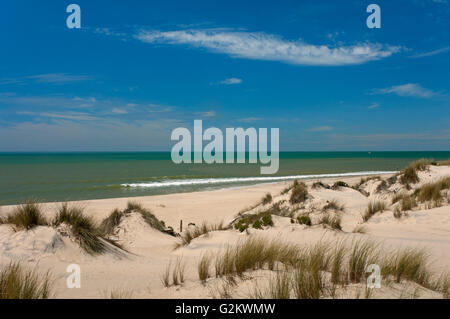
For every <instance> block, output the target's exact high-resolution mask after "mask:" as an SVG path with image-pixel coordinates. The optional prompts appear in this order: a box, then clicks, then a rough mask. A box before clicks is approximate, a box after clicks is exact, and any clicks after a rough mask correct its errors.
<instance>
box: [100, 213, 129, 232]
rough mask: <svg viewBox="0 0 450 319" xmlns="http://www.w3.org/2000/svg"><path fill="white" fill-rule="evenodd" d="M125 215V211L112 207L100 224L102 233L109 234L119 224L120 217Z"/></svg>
mask: <svg viewBox="0 0 450 319" xmlns="http://www.w3.org/2000/svg"><path fill="white" fill-rule="evenodd" d="M124 216H125V212H124V211H121V210H119V209H117V208H116V209H114V210H113V211H112V212H111V214H110V215H109V216H108V217H106V218H105V219H104V220H103V221H102V223H101V224H100V229H101V231H102V233H103V234H105V235H111V234H112V233H113V232H114V229H115V228H116V227H117V226H119V224H120V222H121V220H122V218H123V217H124Z"/></svg>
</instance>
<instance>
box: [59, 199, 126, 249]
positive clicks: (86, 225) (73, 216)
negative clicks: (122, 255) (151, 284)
mask: <svg viewBox="0 0 450 319" xmlns="http://www.w3.org/2000/svg"><path fill="white" fill-rule="evenodd" d="M52 224H53V226H55V227H58V226H60V225H61V224H66V225H68V226H69V227H70V229H71V231H72V234H73V236H75V238H76V239H77V240H78V243H79V245H80V247H81V248H82V249H83V250H84V251H86V252H87V253H88V254H91V255H95V254H101V253H104V252H105V251H106V250H107V243H110V244H112V245H115V246H116V247H118V248H122V247H121V246H120V245H119V244H118V243H116V242H115V241H112V240H109V239H107V238H105V237H104V235H103V233H102V231H101V230H100V228H99V227H97V225H96V224H95V222H94V220H93V218H92V217H91V216H86V215H84V214H83V209H82V208H81V207H77V206H69V205H68V204H67V203H63V204H62V205H61V206H60V207H59V210H58V213H57V215H56V217H55V218H54V220H53V222H52Z"/></svg>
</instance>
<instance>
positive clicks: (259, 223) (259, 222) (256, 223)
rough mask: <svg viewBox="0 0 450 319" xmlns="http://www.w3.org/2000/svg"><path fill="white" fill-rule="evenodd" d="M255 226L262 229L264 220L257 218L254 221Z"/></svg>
mask: <svg viewBox="0 0 450 319" xmlns="http://www.w3.org/2000/svg"><path fill="white" fill-rule="evenodd" d="M253 228H255V229H262V222H261V221H260V220H257V221H255V222H254V223H253Z"/></svg>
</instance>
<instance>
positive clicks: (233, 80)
mask: <svg viewBox="0 0 450 319" xmlns="http://www.w3.org/2000/svg"><path fill="white" fill-rule="evenodd" d="M219 83H220V84H225V85H232V84H241V83H242V79H239V78H229V79H225V80H223V81H220V82H219Z"/></svg>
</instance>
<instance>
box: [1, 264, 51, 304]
mask: <svg viewBox="0 0 450 319" xmlns="http://www.w3.org/2000/svg"><path fill="white" fill-rule="evenodd" d="M52 286H53V280H52V278H51V275H50V273H49V272H47V273H45V274H38V273H37V272H36V271H34V270H33V271H31V270H26V269H24V268H23V267H22V266H21V265H20V264H19V263H10V264H8V265H6V266H4V267H3V268H2V269H1V270H0V299H48V298H50V297H51V296H52Z"/></svg>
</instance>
